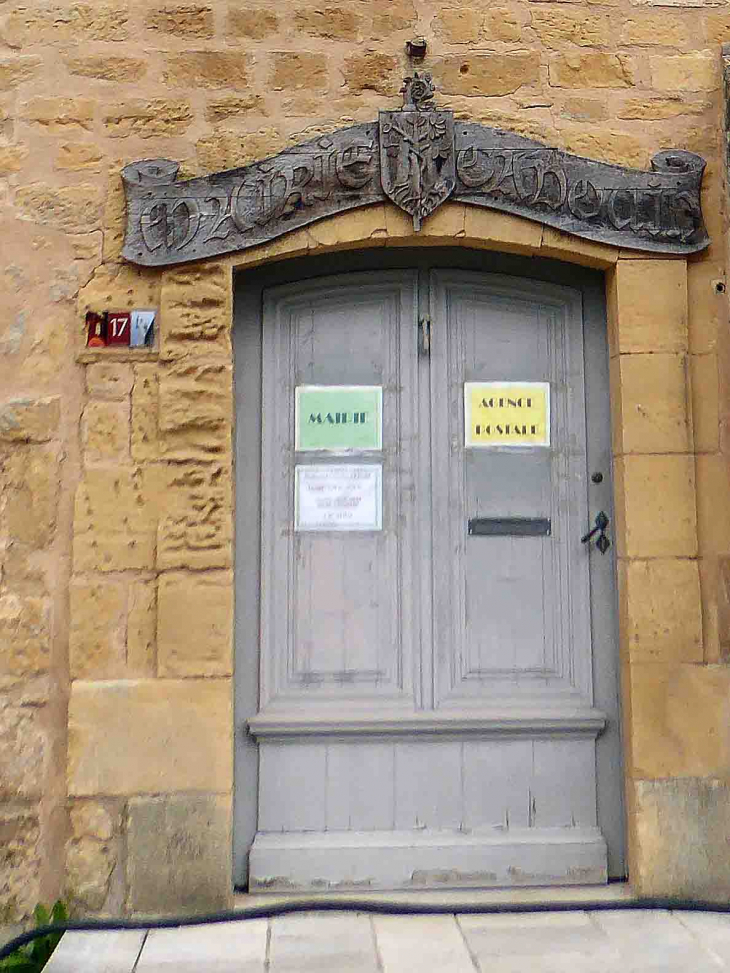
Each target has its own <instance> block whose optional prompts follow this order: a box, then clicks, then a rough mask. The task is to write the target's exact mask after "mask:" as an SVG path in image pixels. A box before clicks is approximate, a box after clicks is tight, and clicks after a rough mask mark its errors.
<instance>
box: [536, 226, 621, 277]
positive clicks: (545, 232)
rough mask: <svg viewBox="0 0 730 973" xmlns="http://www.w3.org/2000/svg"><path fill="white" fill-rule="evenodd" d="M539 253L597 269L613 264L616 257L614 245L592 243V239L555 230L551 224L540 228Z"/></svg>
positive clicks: (603, 268)
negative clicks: (581, 238)
mask: <svg viewBox="0 0 730 973" xmlns="http://www.w3.org/2000/svg"><path fill="white" fill-rule="evenodd" d="M540 255H541V256H544V257H557V258H558V259H559V260H570V262H571V263H576V264H580V265H581V266H582V267H595V268H598V269H599V270H605V269H606V268H607V267H611V266H613V264H615V263H616V261H617V259H618V254H617V252H616V249H615V248H614V247H609V246H607V245H604V244H602V243H593V241H592V240H580V239H579V238H578V237H574V236H572V235H571V234H570V233H563V231H562V230H555V229H553V227H551V226H544V227H543V228H542V242H541V244H540Z"/></svg>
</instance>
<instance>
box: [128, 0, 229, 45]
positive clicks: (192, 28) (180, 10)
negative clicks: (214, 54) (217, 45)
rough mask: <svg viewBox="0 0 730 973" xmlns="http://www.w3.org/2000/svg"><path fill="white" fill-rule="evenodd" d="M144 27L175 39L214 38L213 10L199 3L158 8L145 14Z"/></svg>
mask: <svg viewBox="0 0 730 973" xmlns="http://www.w3.org/2000/svg"><path fill="white" fill-rule="evenodd" d="M144 25H145V27H146V28H147V29H148V30H154V31H157V32H158V33H160V34H173V35H174V36H175V37H185V38H187V37H212V36H213V29H214V23H213V10H212V8H211V7H208V6H205V5H203V4H197V3H194V4H189V3H188V4H174V5H165V6H156V7H152V9H150V10H147V11H146V12H145V18H144Z"/></svg>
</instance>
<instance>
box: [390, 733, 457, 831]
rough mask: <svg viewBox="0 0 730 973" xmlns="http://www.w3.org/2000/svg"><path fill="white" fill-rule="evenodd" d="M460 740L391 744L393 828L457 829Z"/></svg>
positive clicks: (431, 740)
mask: <svg viewBox="0 0 730 973" xmlns="http://www.w3.org/2000/svg"><path fill="white" fill-rule="evenodd" d="M461 746H462V744H461V742H460V741H458V740H441V739H438V738H436V739H430V740H428V739H427V740H424V741H423V742H419V743H412V742H406V741H404V742H400V743H397V744H396V745H395V787H396V793H395V826H396V828H405V829H410V828H458V827H460V825H461V823H462V816H463V796H462V794H463V784H462V772H461Z"/></svg>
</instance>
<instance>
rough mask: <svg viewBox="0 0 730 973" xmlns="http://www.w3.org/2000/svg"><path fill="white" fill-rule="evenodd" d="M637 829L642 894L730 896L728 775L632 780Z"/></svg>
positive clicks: (635, 865) (636, 880)
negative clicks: (716, 777)
mask: <svg viewBox="0 0 730 973" xmlns="http://www.w3.org/2000/svg"><path fill="white" fill-rule="evenodd" d="M629 787H630V788H631V797H632V801H631V804H632V817H633V826H634V828H635V831H636V843H635V845H636V847H635V850H634V855H633V861H632V868H631V881H632V885H633V887H634V888H635V890H636V892H637V893H638V894H639V895H641V896H658V897H665V896H666V897H670V896H671V897H673V898H678V899H694V900H696V901H700V902H707V901H710V902H722V903H725V902H727V900H728V896H730V846H729V845H728V841H727V836H728V834H729V833H730V787H729V786H728V784H727V782H726V781H719V780H701V779H699V778H697V777H690V778H683V779H680V780H653V781H649V780H637V781H632V782H630V784H629Z"/></svg>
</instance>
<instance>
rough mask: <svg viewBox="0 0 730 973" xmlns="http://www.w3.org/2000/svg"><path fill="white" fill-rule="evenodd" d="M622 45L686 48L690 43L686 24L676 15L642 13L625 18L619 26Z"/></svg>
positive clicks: (664, 11)
mask: <svg viewBox="0 0 730 973" xmlns="http://www.w3.org/2000/svg"><path fill="white" fill-rule="evenodd" d="M620 38H621V43H622V44H636V45H639V46H642V47H654V46H656V45H659V44H661V45H662V47H686V46H687V45H688V44H690V42H691V38H690V30H689V26H688V22H687V21H686V20H684V19H683V18H682V17H680V16H677V15H676V14H670V13H667V12H666V10H662V11H661V13H642V15H641V16H630V17H627V18H626V19H625V20H624V21H623V23H622V24H621V33H620Z"/></svg>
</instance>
